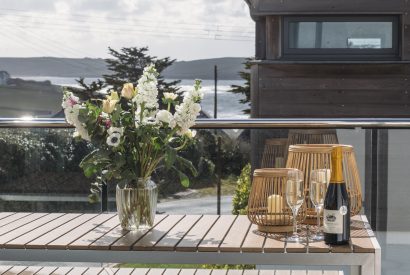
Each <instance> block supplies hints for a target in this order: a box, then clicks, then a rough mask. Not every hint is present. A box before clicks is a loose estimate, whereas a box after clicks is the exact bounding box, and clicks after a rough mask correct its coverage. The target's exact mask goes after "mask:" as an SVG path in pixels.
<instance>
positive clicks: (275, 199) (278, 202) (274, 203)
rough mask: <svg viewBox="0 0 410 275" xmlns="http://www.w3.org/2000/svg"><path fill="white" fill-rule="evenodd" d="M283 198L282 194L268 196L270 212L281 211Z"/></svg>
mask: <svg viewBox="0 0 410 275" xmlns="http://www.w3.org/2000/svg"><path fill="white" fill-rule="evenodd" d="M282 205H283V198H282V196H281V195H270V196H269V197H268V213H281V212H282Z"/></svg>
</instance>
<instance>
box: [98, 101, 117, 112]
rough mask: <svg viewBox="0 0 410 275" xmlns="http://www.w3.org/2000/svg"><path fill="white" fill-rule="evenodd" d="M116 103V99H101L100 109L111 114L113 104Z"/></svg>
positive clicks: (113, 107)
mask: <svg viewBox="0 0 410 275" xmlns="http://www.w3.org/2000/svg"><path fill="white" fill-rule="evenodd" d="M117 103H118V100H110V99H105V100H103V105H102V110H103V112H104V113H107V114H111V113H112V112H113V111H114V110H115V105H116V104H117Z"/></svg>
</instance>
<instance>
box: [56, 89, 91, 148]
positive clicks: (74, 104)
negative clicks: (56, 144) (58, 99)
mask: <svg viewBox="0 0 410 275" xmlns="http://www.w3.org/2000/svg"><path fill="white" fill-rule="evenodd" d="M61 106H62V107H63V108H64V115H65V118H66V120H67V122H68V123H69V124H71V125H73V126H74V127H75V132H74V135H73V136H74V137H81V138H82V139H85V140H88V141H90V140H91V137H90V135H89V134H88V130H87V128H86V127H85V126H84V125H83V124H82V123H81V122H80V120H79V119H78V115H79V113H80V109H81V108H82V107H83V106H82V104H81V103H80V99H79V98H78V97H76V96H75V95H74V94H73V93H72V92H66V93H64V96H63V103H62V104H61Z"/></svg>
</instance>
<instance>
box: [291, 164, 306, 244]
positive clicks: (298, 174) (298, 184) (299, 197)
mask: <svg viewBox="0 0 410 275" xmlns="http://www.w3.org/2000/svg"><path fill="white" fill-rule="evenodd" d="M304 200H305V192H304V187H303V173H302V171H300V170H298V169H292V170H289V171H288V178H287V182H286V202H287V203H288V205H289V207H290V209H292V214H293V234H292V236H289V237H287V238H286V240H287V241H288V242H300V241H301V238H300V237H299V235H298V232H297V220H296V218H297V215H298V211H299V208H300V207H301V206H302V204H303V201H304Z"/></svg>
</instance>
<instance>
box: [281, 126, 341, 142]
mask: <svg viewBox="0 0 410 275" xmlns="http://www.w3.org/2000/svg"><path fill="white" fill-rule="evenodd" d="M337 143H339V141H338V139H337V134H336V130H335V129H292V130H289V134H288V146H290V145H294V144H337Z"/></svg>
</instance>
